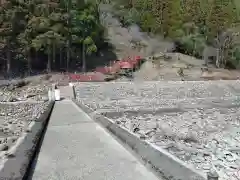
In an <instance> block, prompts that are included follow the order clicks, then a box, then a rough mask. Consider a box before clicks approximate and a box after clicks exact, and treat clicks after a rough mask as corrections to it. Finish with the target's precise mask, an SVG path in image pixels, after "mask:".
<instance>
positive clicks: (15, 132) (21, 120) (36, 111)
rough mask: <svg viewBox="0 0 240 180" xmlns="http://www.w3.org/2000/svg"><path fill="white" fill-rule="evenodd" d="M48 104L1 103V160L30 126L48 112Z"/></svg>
mask: <svg viewBox="0 0 240 180" xmlns="http://www.w3.org/2000/svg"><path fill="white" fill-rule="evenodd" d="M47 106H48V102H44V103H43V102H39V103H8V104H6V103H0V159H2V158H4V157H5V155H6V154H7V153H8V150H9V149H10V148H11V147H12V146H14V144H15V142H16V141H17V139H18V138H19V137H20V136H21V135H22V133H23V132H27V131H28V130H29V129H28V127H29V124H30V123H31V122H33V121H34V120H36V119H38V118H39V117H40V115H41V114H42V113H43V112H44V111H45V110H47Z"/></svg>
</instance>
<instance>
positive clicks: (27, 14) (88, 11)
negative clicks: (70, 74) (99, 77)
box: [0, 0, 104, 74]
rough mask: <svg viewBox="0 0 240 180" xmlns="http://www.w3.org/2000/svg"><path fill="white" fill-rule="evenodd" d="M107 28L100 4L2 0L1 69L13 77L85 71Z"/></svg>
mask: <svg viewBox="0 0 240 180" xmlns="http://www.w3.org/2000/svg"><path fill="white" fill-rule="evenodd" d="M103 33H104V27H102V26H101V24H100V21H99V12H98V5H97V4H96V3H92V2H85V1H84V0H3V1H1V6H0V67H1V68H2V69H1V70H2V71H6V72H7V74H11V72H13V71H22V72H26V70H27V72H28V73H29V74H30V73H31V71H32V69H34V68H39V69H46V70H47V72H51V70H53V69H54V70H55V69H61V68H63V69H64V70H66V71H68V70H69V69H70V68H71V64H72V63H73V62H74V64H76V63H78V62H79V63H80V64H81V68H82V70H83V71H84V70H85V68H86V62H85V56H87V55H91V54H92V53H96V52H97V49H98V47H99V46H101V44H102V42H103Z"/></svg>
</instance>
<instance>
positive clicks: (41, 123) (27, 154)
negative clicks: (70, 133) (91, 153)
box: [0, 101, 54, 180]
mask: <svg viewBox="0 0 240 180" xmlns="http://www.w3.org/2000/svg"><path fill="white" fill-rule="evenodd" d="M53 106H54V102H53V101H52V102H50V104H49V105H48V109H47V110H46V111H45V112H44V113H43V114H42V115H41V116H40V118H39V119H37V120H35V121H33V123H32V124H30V127H29V128H28V130H27V132H26V133H23V134H22V136H20V137H19V139H18V140H17V142H16V144H15V145H14V146H13V147H11V149H10V150H9V151H8V156H7V158H6V159H5V160H4V162H3V165H2V167H0V179H4V180H5V179H6V180H22V179H27V175H28V171H29V169H30V166H31V163H32V161H33V158H34V155H35V153H36V151H37V147H38V144H39V142H40V140H41V137H42V136H43V134H44V130H45V129H46V127H47V124H48V120H49V117H50V115H51V112H52V109H53Z"/></svg>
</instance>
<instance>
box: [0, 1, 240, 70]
mask: <svg viewBox="0 0 240 180" xmlns="http://www.w3.org/2000/svg"><path fill="white" fill-rule="evenodd" d="M99 2H101V3H108V4H111V5H112V6H113V12H114V13H115V15H116V17H118V18H119V19H120V22H121V23H122V25H123V26H129V25H131V24H137V25H138V26H139V27H140V28H141V30H142V31H144V32H147V33H149V34H151V35H152V34H157V35H160V36H162V37H163V38H165V39H166V40H167V41H172V42H174V43H175V45H176V51H178V52H181V53H185V54H188V55H192V56H195V57H202V56H203V55H204V54H206V53H208V51H210V50H211V49H214V48H215V51H216V52H217V53H216V56H215V57H217V58H216V59H215V60H216V62H214V63H215V65H216V66H217V67H218V68H225V67H232V68H238V67H240V66H239V65H240V64H239V62H240V36H239V35H238V33H239V30H240V23H239V20H240V16H239V15H240V5H239V4H240V3H239V2H238V1H237V0H223V1H222V0H221V1H220V0H112V1H109V0H101V1H95V0H91V1H87V3H86V2H85V1H84V0H70V1H66V0H27V1H26V0H4V1H2V2H1V6H0V68H1V72H3V71H4V72H7V74H12V73H11V72H13V73H16V72H18V73H19V72H27V73H28V74H30V72H31V71H32V70H33V69H34V70H36V69H39V70H43V69H46V70H47V71H48V72H51V71H52V70H61V71H69V70H70V69H71V68H72V67H74V68H76V67H79V68H78V69H80V70H82V71H85V69H86V58H87V57H89V56H90V55H93V54H95V56H97V52H98V50H99V49H100V48H102V47H105V45H106V44H105V43H104V33H105V27H103V25H102V24H101V22H100V20H99V17H100V16H101V15H100V13H99V6H98V3H99ZM208 47H211V48H208ZM211 53H212V52H211Z"/></svg>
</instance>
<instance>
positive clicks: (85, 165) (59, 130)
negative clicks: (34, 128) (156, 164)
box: [30, 100, 158, 180]
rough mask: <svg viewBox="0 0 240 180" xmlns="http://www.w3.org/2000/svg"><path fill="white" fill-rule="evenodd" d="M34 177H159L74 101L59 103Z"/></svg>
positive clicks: (145, 179)
mask: <svg viewBox="0 0 240 180" xmlns="http://www.w3.org/2000/svg"><path fill="white" fill-rule="evenodd" d="M35 162H36V165H35V167H33V175H32V177H31V178H30V179H33V180H157V179H158V178H157V177H156V176H155V175H154V174H153V173H152V172H150V171H148V169H146V168H145V167H144V166H143V165H142V164H141V163H140V162H139V161H138V160H137V159H136V158H135V157H134V156H133V155H132V154H131V153H129V152H128V151H127V150H126V149H125V148H124V147H123V146H122V145H121V144H120V143H119V142H117V141H116V140H115V139H114V138H113V137H112V136H111V135H110V134H108V133H107V132H106V131H105V130H104V129H103V128H102V127H101V126H99V125H98V124H97V123H96V122H94V121H93V120H92V119H91V118H89V116H87V115H86V114H85V113H84V112H83V111H82V110H81V109H80V108H78V107H77V106H76V105H75V104H74V103H73V102H72V101H71V100H63V101H59V102H56V104H55V107H54V109H53V113H52V116H51V118H50V122H49V125H48V129H47V132H46V135H45V138H44V140H43V144H42V147H41V150H40V153H39V155H38V157H37V158H36V161H35Z"/></svg>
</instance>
